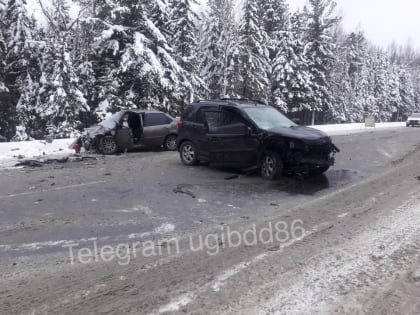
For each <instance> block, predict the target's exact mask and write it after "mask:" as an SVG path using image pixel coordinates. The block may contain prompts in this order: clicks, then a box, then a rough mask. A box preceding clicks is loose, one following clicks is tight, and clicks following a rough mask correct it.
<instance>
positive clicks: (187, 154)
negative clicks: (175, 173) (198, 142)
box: [179, 141, 199, 166]
mask: <svg viewBox="0 0 420 315" xmlns="http://www.w3.org/2000/svg"><path fill="white" fill-rule="evenodd" d="M179 156H180V157H181V161H182V163H184V164H185V165H187V166H193V165H197V164H198V163H199V160H198V159H197V149H196V147H195V145H194V143H192V142H191V141H185V142H183V143H182V144H181V147H180V148H179Z"/></svg>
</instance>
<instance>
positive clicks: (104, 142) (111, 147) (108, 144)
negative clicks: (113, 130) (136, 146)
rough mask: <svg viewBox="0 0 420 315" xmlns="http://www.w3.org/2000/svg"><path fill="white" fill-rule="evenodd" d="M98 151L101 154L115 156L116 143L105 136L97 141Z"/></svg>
mask: <svg viewBox="0 0 420 315" xmlns="http://www.w3.org/2000/svg"><path fill="white" fill-rule="evenodd" d="M98 150H99V152H100V153H102V154H115V153H117V151H118V145H117V141H115V139H114V137H112V136H105V137H102V138H101V139H100V140H99V144H98Z"/></svg>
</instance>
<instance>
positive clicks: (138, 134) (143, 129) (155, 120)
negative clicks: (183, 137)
mask: <svg viewBox="0 0 420 315" xmlns="http://www.w3.org/2000/svg"><path fill="white" fill-rule="evenodd" d="M177 122H178V120H177V119H176V118H173V117H171V116H170V115H168V114H165V113H163V112H160V111H148V110H124V111H121V112H118V113H115V114H114V115H112V116H110V117H108V118H107V119H105V120H104V121H102V122H100V123H99V124H97V125H94V126H92V127H90V128H86V129H85V132H84V133H83V135H82V136H81V137H80V138H79V139H78V140H77V141H76V143H77V144H78V145H80V146H84V147H85V148H86V149H87V150H97V151H99V152H100V153H102V154H115V153H116V152H118V151H125V150H131V149H137V148H143V147H158V146H163V147H164V148H165V149H166V150H169V151H174V150H176V148H177V145H176V138H177V135H178V127H177Z"/></svg>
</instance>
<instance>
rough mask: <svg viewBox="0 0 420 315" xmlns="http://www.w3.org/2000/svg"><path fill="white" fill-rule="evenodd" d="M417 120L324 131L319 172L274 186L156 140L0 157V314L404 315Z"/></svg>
mask: <svg viewBox="0 0 420 315" xmlns="http://www.w3.org/2000/svg"><path fill="white" fill-rule="evenodd" d="M419 132H420V129H417V128H415V129H414V128H391V129H386V130H385V129H384V130H377V131H374V132H365V133H352V134H350V135H340V136H334V137H333V141H334V142H335V143H336V144H337V146H338V147H340V149H341V150H342V152H341V153H340V154H339V155H338V157H337V164H336V166H335V167H334V168H333V169H331V170H330V171H329V172H328V173H327V174H326V176H320V177H316V178H312V179H305V180H302V179H300V178H286V179H283V180H281V181H278V182H274V183H272V182H265V181H263V180H262V179H260V178H259V177H258V176H256V175H250V176H246V175H244V174H241V173H235V172H231V171H227V170H215V169H210V168H209V167H207V166H199V167H196V168H188V167H185V166H183V165H181V164H180V162H179V159H178V156H177V154H176V153H172V152H135V153H131V154H127V155H121V156H111V157H106V158H103V157H99V158H98V160H97V161H94V160H87V161H84V162H69V163H65V164H62V165H56V164H53V165H47V166H44V167H42V168H37V169H17V170H16V169H14V170H13V169H9V170H3V171H1V174H2V176H1V178H0V187H1V190H0V239H1V242H0V257H1V260H0V261H1V264H0V273H1V274H2V281H1V283H0V301H1V303H0V313H9V314H10V313H12V314H13V313H28V314H29V313H30V314H32V313H33V314H45V313H47V314H49V313H51V314H54V313H58V312H61V313H73V314H74V313H76V314H86V313H89V312H90V313H97V312H104V313H115V314H117V313H121V312H128V313H133V314H138V313H142V314H143V313H144V314H150V313H166V312H187V313H199V314H207V313H232V314H238V313H240V314H241V313H242V314H266V313H278V314H293V313H295V314H305V313H306V314H311V313H316V312H317V313H320V314H328V313H334V312H335V311H338V312H340V313H345V314H354V313H377V314H383V313H386V312H389V313H390V314H391V313H392V314H411V313H412V314H416V312H417V313H418V311H419V310H420V305H419V304H418V301H419V300H420V297H419V292H420V282H419V281H420V274H419V273H420V270H418V266H419V262H420V257H419V248H420V247H419V246H420V228H419V227H420V224H419V223H420V208H419V205H420V195H419V194H418V192H419V189H418V187H419V186H418V185H419V181H418V179H417V178H416V177H417V176H420V171H419V170H418V160H419V157H420V153H419V148H420V137H419ZM232 174H236V175H239V178H234V179H231V180H226V179H225V178H226V177H228V176H229V175H232ZM175 191H176V192H181V193H175ZM182 192H184V193H182ZM270 224H271V225H270ZM276 224H277V225H276ZM270 226H276V227H277V232H278V233H277V236H281V241H280V240H279V239H277V238H275V239H274V240H273V241H271V240H268V241H267V240H266V237H265V236H267V235H269V233H268V234H264V233H262V232H261V231H266V230H264V229H267V228H268V227H270ZM292 227H293V228H292ZM254 230H255V231H257V233H256V234H255V235H258V236H264V235H265V236H264V237H260V238H259V239H258V240H257V241H256V242H255V243H253V242H251V244H249V243H250V242H245V241H244V240H245V239H247V240H248V241H252V240H250V239H248V238H249V237H251V239H252V235H254V233H253V232H252V231H254ZM229 231H231V233H232V231H235V232H238V233H239V235H241V236H243V242H240V243H239V244H237V246H233V244H231V243H230V242H229V240H228V238H227V235H228V234H229ZM247 231H251V232H250V233H248V234H247ZM259 232H261V233H260V234H259ZM279 233H280V234H281V235H280V234H279ZM209 235H210V236H209ZM214 235H217V237H212V236H214ZM244 235H246V237H245V236H244ZM200 239H201V240H204V241H206V240H207V241H209V242H208V243H206V242H205V245H207V246H204V248H201V249H200V250H198V249H197V242H196V243H193V244H195V246H191V240H195V241H198V240H200ZM148 242H149V243H148ZM175 243H176V245H178V246H179V250H175V249H178V248H175V247H173V246H172V245H173V244H175ZM149 245H153V249H152V247H150V246H149ZM215 245H216V246H215ZM235 245H236V244H235ZM106 246H108V248H107V250H108V256H107V257H102V256H101V255H100V254H98V252H99V253H101V250H102V249H104V248H105V247H106ZM148 246H149V248H148V249H149V251H146V249H147V248H146V247H148ZM171 246H172V247H171ZM133 247H135V248H137V251H136V253H137V255H135V256H136V257H134V255H133V253H134V252H135V251H133V250H130V253H131V254H132V255H131V256H127V255H125V256H124V255H123V252H124V250H127V249H128V248H130V249H132V248H133ZM70 249H71V251H70ZM81 249H82V250H83V249H84V253H82V254H86V253H89V252H90V253H94V254H95V255H93V256H89V255H79V256H78V255H77V253H78V254H80V250H81ZM194 249H197V250H194ZM110 251H113V252H114V259H113V260H112V261H106V259H102V258H109V257H111V256H110V254H109V253H110ZM117 252H119V253H120V255H117ZM147 253H148V254H150V253H153V255H151V254H150V255H147ZM71 254H74V257H71ZM80 258H82V259H80ZM108 260H111V259H108ZM84 262H89V263H86V264H85V263H84ZM381 301H385V303H380V302H381ZM416 301H417V302H416ZM416 303H417V304H416Z"/></svg>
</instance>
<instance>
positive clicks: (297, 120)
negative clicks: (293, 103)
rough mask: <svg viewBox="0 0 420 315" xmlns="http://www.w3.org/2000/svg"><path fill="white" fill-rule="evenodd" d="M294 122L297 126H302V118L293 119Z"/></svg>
mask: <svg viewBox="0 0 420 315" xmlns="http://www.w3.org/2000/svg"><path fill="white" fill-rule="evenodd" d="M292 121H293V122H294V123H295V124H296V125H300V124H301V121H300V118H293V119H292Z"/></svg>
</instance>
